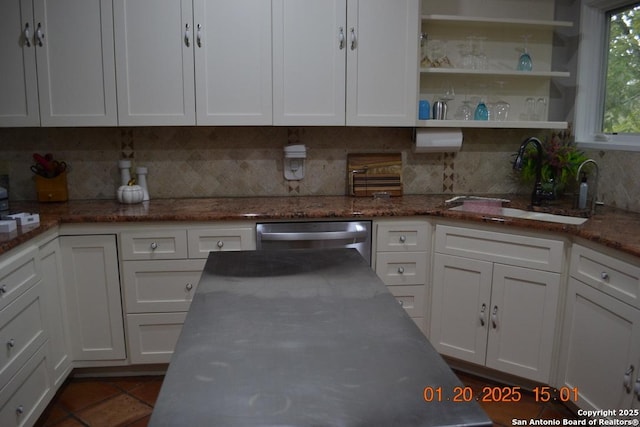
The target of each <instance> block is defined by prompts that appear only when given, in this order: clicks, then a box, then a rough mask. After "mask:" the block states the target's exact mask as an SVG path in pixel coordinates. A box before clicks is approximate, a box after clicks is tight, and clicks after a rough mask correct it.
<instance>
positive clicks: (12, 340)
mask: <svg viewBox="0 0 640 427" xmlns="http://www.w3.org/2000/svg"><path fill="white" fill-rule="evenodd" d="M15 346H16V340H14V339H13V338H11V339H10V340H9V341H7V347H9V348H13V347H15Z"/></svg>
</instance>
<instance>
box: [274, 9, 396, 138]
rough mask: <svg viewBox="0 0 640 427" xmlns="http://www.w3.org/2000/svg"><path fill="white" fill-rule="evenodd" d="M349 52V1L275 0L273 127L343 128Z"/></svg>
mask: <svg viewBox="0 0 640 427" xmlns="http://www.w3.org/2000/svg"><path fill="white" fill-rule="evenodd" d="M391 3H393V2H391ZM346 49H347V29H346V0H323V1H317V0H273V114H274V116H273V124H274V125H279V126H280V125H285V126H287V125H291V126H302V125H312V126H313V125H344V124H345V61H346V54H345V50H346Z"/></svg>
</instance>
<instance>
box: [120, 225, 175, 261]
mask: <svg viewBox="0 0 640 427" xmlns="http://www.w3.org/2000/svg"><path fill="white" fill-rule="evenodd" d="M120 246H121V247H122V259H124V260H138V259H183V258H187V231H186V230H180V229H176V230H162V229H160V230H153V231H151V230H150V231H139V232H130V231H127V232H122V233H121V234H120Z"/></svg>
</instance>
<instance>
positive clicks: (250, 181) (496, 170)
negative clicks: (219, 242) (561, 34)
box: [0, 127, 640, 212]
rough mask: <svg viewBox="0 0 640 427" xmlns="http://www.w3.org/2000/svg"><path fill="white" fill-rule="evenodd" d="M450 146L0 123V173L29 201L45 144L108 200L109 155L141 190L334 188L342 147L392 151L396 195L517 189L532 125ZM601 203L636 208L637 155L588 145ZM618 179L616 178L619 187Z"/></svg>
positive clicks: (341, 168) (380, 133) (343, 135)
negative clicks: (142, 183)
mask: <svg viewBox="0 0 640 427" xmlns="http://www.w3.org/2000/svg"><path fill="white" fill-rule="evenodd" d="M463 135H464V142H463V145H462V149H461V150H460V151H459V152H456V153H432V154H417V153H414V152H413V142H412V130H411V129H407V128H370V127H302V128H286V127H135V128H10V129H0V154H1V156H0V174H8V175H9V179H10V184H9V185H10V188H9V190H10V193H9V194H10V199H11V200H35V198H36V196H35V186H34V183H33V177H32V173H31V171H30V170H29V166H30V165H31V164H32V157H31V156H32V154H33V153H34V152H38V153H41V154H44V153H47V152H51V153H53V154H54V155H55V156H56V157H57V158H59V159H63V160H65V161H66V162H67V164H68V165H69V167H70V169H69V175H68V183H69V198H70V199H72V200H80V199H113V198H115V193H116V189H117V187H118V185H119V171H118V166H117V163H118V160H119V159H122V158H128V159H131V160H132V163H133V165H134V166H146V167H147V168H148V170H149V174H148V178H147V179H148V185H149V192H150V194H151V198H152V199H153V198H179V197H218V196H298V195H341V194H345V193H346V187H347V184H346V183H347V174H346V162H347V154H348V153H351V152H401V153H402V154H403V162H404V171H403V184H404V192H405V194H424V193H468V194H473V193H476V194H478V193H523V194H527V193H528V192H529V191H530V189H529V188H528V187H525V188H523V187H522V185H521V184H520V183H519V182H518V181H517V180H516V179H515V178H514V174H513V171H512V168H511V162H512V160H513V154H514V153H515V152H516V150H517V149H518V146H519V144H520V143H521V142H522V141H523V140H524V139H525V138H526V137H528V136H542V135H545V132H544V131H540V130H520V129H515V130H501V129H500V130H498V129H495V130H489V129H465V130H464V132H463ZM290 143H295V144H304V145H305V146H306V148H307V158H306V159H305V177H304V179H302V180H300V181H287V180H285V179H284V173H283V148H284V146H285V145H287V144H290ZM587 154H588V155H589V157H591V158H593V159H595V160H596V161H597V162H598V164H599V166H600V188H599V191H598V192H599V194H600V195H601V196H600V197H601V198H602V197H603V196H602V195H604V201H605V203H606V204H608V205H615V206H618V207H621V208H623V209H627V210H632V211H637V212H640V182H639V181H638V180H637V179H636V178H635V176H634V171H635V170H637V167H638V165H640V153H631V152H620V151H610V152H604V151H591V152H587ZM619 183H624V185H619Z"/></svg>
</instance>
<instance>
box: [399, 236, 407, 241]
mask: <svg viewBox="0 0 640 427" xmlns="http://www.w3.org/2000/svg"><path fill="white" fill-rule="evenodd" d="M399 240H400V243H404V242H406V241H407V236H405V235H404V234H403V235H402V236H400V239H399Z"/></svg>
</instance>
